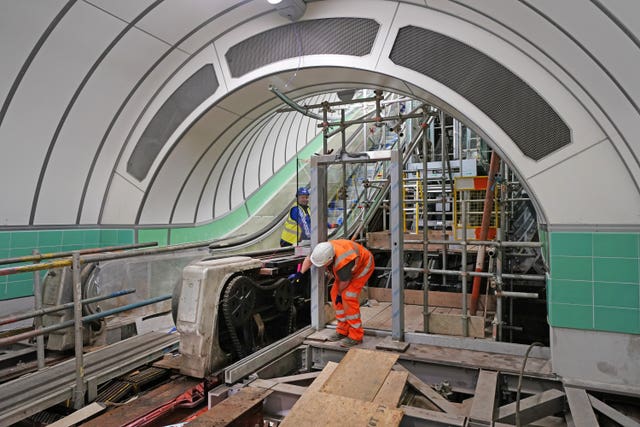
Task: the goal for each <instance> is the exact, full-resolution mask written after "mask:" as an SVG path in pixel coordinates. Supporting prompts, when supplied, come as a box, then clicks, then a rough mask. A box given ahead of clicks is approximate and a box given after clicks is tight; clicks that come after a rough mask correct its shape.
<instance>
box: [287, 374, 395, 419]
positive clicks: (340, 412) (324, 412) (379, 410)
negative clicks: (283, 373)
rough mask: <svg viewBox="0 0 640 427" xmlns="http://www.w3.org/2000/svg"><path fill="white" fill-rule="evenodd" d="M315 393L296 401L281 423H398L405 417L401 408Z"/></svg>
mask: <svg viewBox="0 0 640 427" xmlns="http://www.w3.org/2000/svg"><path fill="white" fill-rule="evenodd" d="M338 368H340V366H338ZM313 395H314V396H313V398H312V399H308V400H306V401H305V403H304V405H298V404H297V403H296V405H294V407H293V408H292V409H291V412H289V414H288V415H287V416H286V417H285V419H284V420H283V421H282V423H281V424H280V426H281V427H299V426H318V427H324V426H327V427H329V426H331V427H333V426H337V425H346V426H348V425H353V426H398V425H400V421H401V420H402V416H403V412H402V411H401V410H400V409H395V408H389V407H387V406H385V405H381V404H378V403H374V402H365V401H362V400H358V399H353V398H350V397H344V396H338V395H335V394H330V393H324V392H321V391H320V392H315V393H313ZM304 396H307V393H305V394H304V395H303V397H304ZM299 402H300V401H298V403H299Z"/></svg>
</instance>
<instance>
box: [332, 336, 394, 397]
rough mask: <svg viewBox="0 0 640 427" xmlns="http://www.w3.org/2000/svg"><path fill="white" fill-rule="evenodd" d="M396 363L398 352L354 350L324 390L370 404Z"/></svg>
mask: <svg viewBox="0 0 640 427" xmlns="http://www.w3.org/2000/svg"><path fill="white" fill-rule="evenodd" d="M396 360H398V354H395V353H388V352H384V351H373V350H365V349H358V348H352V349H351V350H349V351H348V352H347V355H346V356H345V357H344V358H343V359H342V361H341V362H340V364H339V365H338V367H337V368H336V370H335V372H334V373H333V374H332V375H331V377H330V378H329V379H328V380H327V382H326V383H325V384H324V385H323V386H322V389H321V391H323V392H325V393H331V394H335V395H338V396H344V397H350V398H353V399H360V400H364V401H367V402H371V401H372V400H373V398H374V397H375V395H376V394H377V393H378V390H380V387H382V384H383V383H384V381H385V379H386V378H387V375H388V374H389V371H390V370H391V367H392V366H393V364H394V363H396Z"/></svg>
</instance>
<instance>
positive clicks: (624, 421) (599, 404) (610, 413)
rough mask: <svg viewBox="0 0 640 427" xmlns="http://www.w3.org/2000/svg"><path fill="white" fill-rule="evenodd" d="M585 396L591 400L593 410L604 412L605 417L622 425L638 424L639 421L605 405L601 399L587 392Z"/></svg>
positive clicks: (634, 426)
mask: <svg viewBox="0 0 640 427" xmlns="http://www.w3.org/2000/svg"><path fill="white" fill-rule="evenodd" d="M587 396H588V397H589V401H590V402H591V405H592V406H593V407H594V408H595V410H596V411H598V412H600V413H602V414H604V415H605V416H606V417H607V418H609V419H611V420H612V421H615V422H616V423H618V424H620V425H621V426H623V427H638V426H640V423H638V422H636V421H634V420H632V419H631V418H629V417H627V416H626V415H624V414H622V413H621V412H619V411H617V410H615V409H614V408H612V407H611V406H609V405H607V404H606V403H604V402H603V401H601V400H599V399H597V398H595V397H593V396H591V395H590V394H588V395H587Z"/></svg>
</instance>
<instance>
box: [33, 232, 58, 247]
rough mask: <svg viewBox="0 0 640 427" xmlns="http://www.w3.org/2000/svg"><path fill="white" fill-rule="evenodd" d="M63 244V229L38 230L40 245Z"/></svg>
mask: <svg viewBox="0 0 640 427" xmlns="http://www.w3.org/2000/svg"><path fill="white" fill-rule="evenodd" d="M61 244H62V231H58V230H52V231H38V247H42V246H59V245H61Z"/></svg>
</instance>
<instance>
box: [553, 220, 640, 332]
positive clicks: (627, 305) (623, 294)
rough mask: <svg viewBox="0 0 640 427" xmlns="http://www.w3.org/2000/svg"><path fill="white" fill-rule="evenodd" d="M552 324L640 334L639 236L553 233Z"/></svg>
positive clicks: (627, 234) (639, 234)
mask: <svg viewBox="0 0 640 427" xmlns="http://www.w3.org/2000/svg"><path fill="white" fill-rule="evenodd" d="M548 246H549V247H548V250H549V254H550V267H551V271H550V279H549V282H548V292H547V295H548V303H549V307H548V308H549V323H550V324H551V325H552V326H557V327H567V328H577V329H588V330H599V331H610V332H624V333H632V334H640V233H605V232H596V233H577V232H576V233H569V232H552V233H549V242H548Z"/></svg>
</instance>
